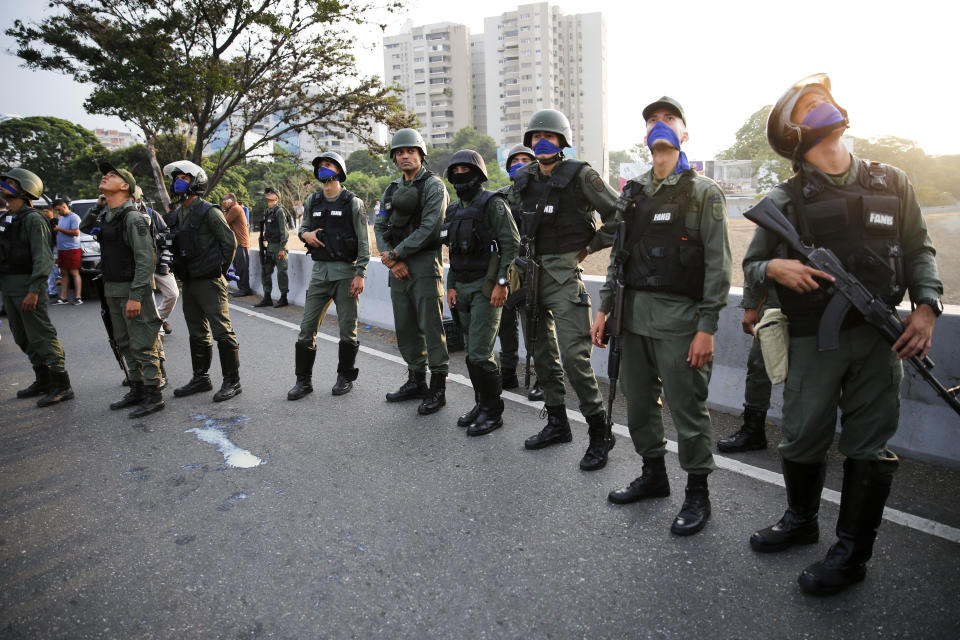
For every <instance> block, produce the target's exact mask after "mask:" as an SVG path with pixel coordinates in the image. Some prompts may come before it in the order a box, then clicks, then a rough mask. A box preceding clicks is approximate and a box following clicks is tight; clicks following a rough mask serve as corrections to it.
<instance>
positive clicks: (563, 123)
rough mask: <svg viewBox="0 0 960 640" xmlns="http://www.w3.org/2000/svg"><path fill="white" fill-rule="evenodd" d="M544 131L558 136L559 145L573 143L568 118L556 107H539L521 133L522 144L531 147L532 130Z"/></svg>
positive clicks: (564, 145) (567, 145)
mask: <svg viewBox="0 0 960 640" xmlns="http://www.w3.org/2000/svg"><path fill="white" fill-rule="evenodd" d="M534 131H546V132H548V133H555V134H557V135H558V136H560V146H561V147H569V146H570V145H571V144H573V129H572V128H571V127H570V120H568V119H567V116H565V115H563V114H562V113H561V112H559V111H557V110H556V109H541V110H540V111H537V112H536V113H534V114H533V117H532V118H530V124H528V125H527V130H526V131H525V132H524V133H523V144H524V145H526V146H528V147H533V132H534Z"/></svg>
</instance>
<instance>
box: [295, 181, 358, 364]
mask: <svg viewBox="0 0 960 640" xmlns="http://www.w3.org/2000/svg"><path fill="white" fill-rule="evenodd" d="M314 198H324V199H325V200H326V201H327V202H333V201H334V200H336V198H334V199H332V200H331V199H330V198H326V197H325V196H324V195H323V192H322V191H319V192H317V193H314V194H312V195H311V196H309V197H308V198H307V200H306V202H304V205H303V210H304V216H303V222H302V223H301V224H300V230H299V231H298V233H297V236H298V237H299V238H300V240H303V234H304V232H306V231H310V217H309V216H310V211H311V207H312V203H313V199H314ZM350 216H351V219H352V220H353V229H354V231H355V232H356V234H357V259H356V260H354V261H353V262H344V261H342V260H336V261H329V262H328V261H323V260H316V261H314V263H313V272H312V274H311V276H310V285H309V286H308V287H307V294H306V299H305V300H304V303H303V320H302V321H301V322H300V335H299V336H298V338H297V342H299V343H301V344H303V345H304V346H306V347H309V348H310V349H314V348H316V344H317V341H316V337H317V329H318V328H319V326H320V323H322V322H323V317H324V316H325V315H326V314H327V310H328V309H329V308H330V303H334V304H336V305H337V322H338V323H339V325H340V341H341V342H349V343H350V344H358V343H359V338H358V335H357V310H358V308H359V305H360V297H359V296H357V297H353V296H351V295H350V283H351V282H352V281H353V278H354V277H356V276H360V277H361V278H365V277H366V275H367V264H369V262H370V242H369V239H368V236H367V216H366V214H365V213H364V209H363V202H362V201H361V200H360V198H356V197H355V198H354V199H353V203H352V206H351V210H350Z"/></svg>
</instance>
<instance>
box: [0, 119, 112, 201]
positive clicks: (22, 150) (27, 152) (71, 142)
mask: <svg viewBox="0 0 960 640" xmlns="http://www.w3.org/2000/svg"><path fill="white" fill-rule="evenodd" d="M106 155H107V150H106V149H104V147H103V145H102V144H100V141H99V140H97V137H96V136H95V135H93V132H92V131H89V130H88V129H85V128H83V127H81V126H79V125H76V124H73V123H72V122H69V121H67V120H61V119H60V118H51V117H46V116H31V117H29V118H11V119H9V120H4V121H3V122H0V166H2V168H3V169H10V168H12V167H19V166H22V167H24V168H25V169H29V170H30V171H33V172H34V173H36V174H37V175H38V176H40V179H41V180H43V185H44V189H43V190H44V193H46V194H47V195H49V196H50V197H51V198H52V197H53V196H55V195H69V196H73V197H78V196H86V195H90V192H91V190H92V193H93V194H95V193H96V185H97V182H99V173H98V170H97V160H99V159H103V158H104V157H105V156H106ZM84 189H85V191H84Z"/></svg>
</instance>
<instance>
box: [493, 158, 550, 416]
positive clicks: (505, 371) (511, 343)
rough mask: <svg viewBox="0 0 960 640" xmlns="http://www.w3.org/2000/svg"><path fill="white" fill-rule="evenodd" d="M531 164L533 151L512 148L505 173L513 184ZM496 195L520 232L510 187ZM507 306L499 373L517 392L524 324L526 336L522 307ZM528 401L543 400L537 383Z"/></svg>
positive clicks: (516, 201)
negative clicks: (504, 205)
mask: <svg viewBox="0 0 960 640" xmlns="http://www.w3.org/2000/svg"><path fill="white" fill-rule="evenodd" d="M531 162H536V159H535V158H534V157H533V149H531V148H530V147H525V146H523V144H517V145H514V146H513V148H512V149H510V152H509V153H508V154H507V162H506V166H507V173H508V174H509V175H510V180H511V181H512V180H514V179H515V178H516V175H517V173H518V172H519V171H520V169H521V168H522V167H523V166H525V165H528V164H530V163H531ZM498 193H500V194H501V195H503V196H504V197H505V198H506V199H507V202H508V203H510V211H511V213H513V221H514V223H515V224H516V226H517V229H518V230H519V229H520V225H521V224H522V223H523V219H522V217H521V215H520V213H521V210H522V204H521V202H520V196H519V195H518V194H517V192H516V191H515V190H514V188H513V185H512V184H509V185H507V186H506V187H503V188H502V189H500V191H498ZM510 302H511V301H510V300H509V299H508V300H507V303H505V304H504V305H503V311H502V312H501V314H500V334H499V337H500V371H501V377H502V378H503V388H504V389H516V388H517V387H519V386H520V379H519V378H517V365H518V364H519V363H520V356H519V352H520V325H521V324H523V333H524V335H526V334H527V314H526V307H525V305H524V304H523V303H522V302H521V303H518V304H510ZM552 329H553V327H552V326H551V332H550V341H551V344H552V345H554V351H555V352H556V346H555V345H556V342H557V339H556V334H555V333H554V331H553V330H552ZM532 355H533V354H531V356H532ZM527 399H529V400H533V401H534V402H539V401H541V400H543V387H542V386H540V381H539V380H536V379H535V382H534V384H533V387H532V388H531V389H529V390H528V391H527Z"/></svg>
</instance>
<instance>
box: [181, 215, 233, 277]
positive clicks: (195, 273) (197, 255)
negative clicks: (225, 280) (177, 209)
mask: <svg viewBox="0 0 960 640" xmlns="http://www.w3.org/2000/svg"><path fill="white" fill-rule="evenodd" d="M194 207H195V208H194V211H193V213H192V214H190V217H189V218H187V220H186V223H185V224H184V226H183V228H182V229H181V228H180V216H177V219H176V220H175V221H174V223H173V224H172V225H171V226H170V231H169V232H168V233H169V235H172V236H173V272H174V273H175V274H176V276H177V278H179V279H180V280H203V279H207V278H219V277H220V276H222V275H223V271H222V265H221V263H220V244H219V243H218V242H217V239H216V238H214V237H211V238H210V242H209V243H208V244H207V245H206V246H200V233H199V230H200V225H202V224H203V221H204V219H205V218H206V216H207V212H208V211H210V209H211V208H212V207H213V203H211V202H207V201H206V200H200V201H199V202H197V203H195V204H194Z"/></svg>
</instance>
